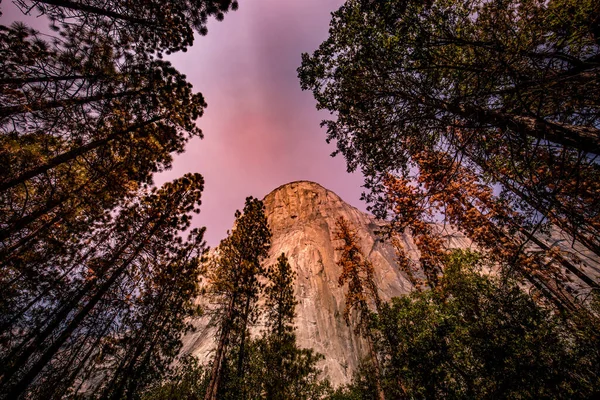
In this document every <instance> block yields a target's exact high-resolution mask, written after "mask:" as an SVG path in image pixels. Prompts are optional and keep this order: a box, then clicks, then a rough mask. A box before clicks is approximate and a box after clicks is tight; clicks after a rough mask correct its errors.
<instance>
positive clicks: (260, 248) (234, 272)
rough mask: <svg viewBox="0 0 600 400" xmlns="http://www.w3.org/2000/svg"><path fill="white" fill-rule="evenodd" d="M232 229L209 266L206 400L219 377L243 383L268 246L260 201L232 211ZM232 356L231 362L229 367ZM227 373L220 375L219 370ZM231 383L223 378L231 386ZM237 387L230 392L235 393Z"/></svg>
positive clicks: (213, 394) (268, 235)
mask: <svg viewBox="0 0 600 400" xmlns="http://www.w3.org/2000/svg"><path fill="white" fill-rule="evenodd" d="M235 218H236V220H235V227H234V228H233V231H232V232H231V234H230V235H229V236H228V237H227V238H225V239H224V240H222V241H221V243H220V245H219V247H218V250H217V253H216V257H215V258H214V260H212V261H211V264H210V266H209V268H210V270H211V272H210V278H211V281H212V282H211V287H210V289H209V291H210V293H211V295H212V297H213V299H214V301H215V302H216V303H217V307H216V310H215V318H214V320H215V323H216V325H217V326H218V328H219V337H218V340H217V350H216V354H215V357H214V359H213V365H212V371H211V378H210V382H209V385H208V390H207V392H206V396H205V398H206V399H207V400H209V399H215V398H217V393H219V391H220V390H221V389H222V387H221V379H223V377H224V376H233V375H229V374H235V375H236V381H237V382H243V380H244V374H245V368H246V365H245V363H246V362H247V342H248V335H249V333H248V328H249V327H250V326H251V325H252V324H253V323H254V322H255V321H256V318H257V316H258V314H257V311H258V310H257V308H256V301H257V300H258V295H259V293H260V290H261V285H260V283H259V281H258V278H259V276H261V275H262V274H263V273H264V269H263V267H262V266H261V262H262V261H263V259H264V258H265V257H266V256H267V254H268V251H269V248H270V246H271V232H270V230H269V227H268V225H267V219H266V217H265V210H264V205H263V203H262V201H260V200H258V199H255V198H252V197H248V198H246V204H245V206H244V211H243V213H241V212H239V211H236V213H235ZM231 356H233V357H234V358H236V360H237V361H235V364H234V365H230V363H228V362H227V360H228V359H229V360H230V361H231V362H233V360H231ZM224 368H226V369H227V371H226V373H227V374H228V375H224V374H223V369H224ZM232 382H233V381H232V379H228V384H231V383H232ZM240 390H241V388H239V387H238V388H236V389H235V391H236V392H237V393H238V394H239V393H241V392H240Z"/></svg>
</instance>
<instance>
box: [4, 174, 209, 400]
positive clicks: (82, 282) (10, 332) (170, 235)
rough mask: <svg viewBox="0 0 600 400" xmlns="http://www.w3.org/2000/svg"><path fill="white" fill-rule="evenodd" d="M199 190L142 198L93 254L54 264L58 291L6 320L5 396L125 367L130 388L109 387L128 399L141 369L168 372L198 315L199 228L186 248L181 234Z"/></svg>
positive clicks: (24, 302)
mask: <svg viewBox="0 0 600 400" xmlns="http://www.w3.org/2000/svg"><path fill="white" fill-rule="evenodd" d="M202 188H203V179H202V177H201V176H200V175H199V174H188V175H186V176H184V177H183V178H180V179H179V180H177V181H174V182H172V183H167V184H165V185H164V186H163V187H162V188H160V189H158V190H156V189H154V190H152V191H149V192H147V193H146V194H143V193H140V197H139V198H137V199H132V200H131V201H130V202H129V203H128V204H126V205H125V206H124V207H123V208H122V209H121V210H120V212H119V214H118V215H117V216H115V217H114V219H112V220H109V221H107V222H106V223H105V225H104V226H103V227H98V231H97V232H95V233H100V234H99V236H98V237H97V238H96V240H98V242H97V243H93V246H91V249H86V248H84V249H82V250H81V253H80V254H79V255H78V256H75V257H72V258H70V259H68V260H69V261H70V262H71V264H66V263H63V264H62V265H58V266H57V267H58V268H57V270H58V271H60V276H58V277H57V278H56V280H57V281H58V282H57V283H60V286H57V285H49V286H45V287H41V288H39V290H38V291H37V292H28V291H21V292H20V293H19V296H18V298H17V300H18V301H15V302H14V303H13V305H14V307H13V308H12V309H11V313H10V314H8V315H6V314H3V317H4V318H7V319H9V320H10V324H8V325H7V328H8V329H5V330H4V331H3V332H2V336H1V337H2V341H1V343H2V348H3V351H2V353H3V357H2V369H1V378H0V388H1V391H0V392H1V393H2V394H3V396H4V397H3V398H6V399H9V398H10V399H13V398H19V397H20V396H22V395H26V396H28V395H37V396H40V397H52V396H55V395H57V393H61V392H69V391H71V390H76V388H75V387H74V386H73V384H74V383H76V382H79V384H80V385H83V383H84V382H86V381H87V379H89V378H90V377H97V376H96V375H97V374H98V373H99V372H98V367H99V366H102V367H103V368H104V372H103V374H104V375H101V376H103V377H104V379H110V377H111V374H112V373H117V372H120V373H122V372H123V368H125V369H126V370H127V371H128V373H129V377H130V378H133V379H134V381H126V382H127V383H126V385H129V386H128V387H127V388H125V386H124V385H125V383H123V385H122V386H118V385H117V386H111V387H110V389H111V390H114V389H115V388H119V390H121V391H122V392H123V391H126V392H129V393H134V392H135V391H136V390H137V387H136V386H131V385H130V384H133V385H137V384H139V385H140V386H143V385H144V380H141V379H139V378H140V376H138V374H141V373H142V372H141V371H143V370H144V369H146V371H147V369H148V368H150V369H152V368H155V367H153V365H155V366H156V368H157V369H158V370H159V371H160V370H161V369H163V368H164V367H165V366H167V365H168V363H169V360H170V359H171V358H172V357H173V356H174V355H175V352H176V349H177V342H178V340H179V337H180V332H181V330H182V329H183V328H184V327H185V324H184V322H183V321H184V319H185V318H186V317H187V316H189V315H191V313H192V312H193V311H194V310H195V307H193V305H192V304H191V303H190V299H191V298H192V297H193V296H195V295H196V294H197V289H196V287H197V286H196V285H197V278H198V268H199V263H198V256H199V255H198V252H201V251H202V248H203V243H202V241H201V237H202V231H193V232H192V235H193V236H192V237H191V238H190V241H185V242H184V241H182V240H181V238H179V235H180V234H181V232H183V231H185V230H186V229H187V228H188V227H189V224H190V216H189V213H191V212H198V205H199V203H200V194H201V191H202ZM63 261H66V260H63ZM57 288H61V289H62V290H60V291H59V290H56V289H57ZM131 335H133V337H131ZM119 338H121V342H119ZM142 342H143V344H142ZM108 349H111V350H108ZM111 356H114V357H116V358H117V359H120V360H121V362H120V363H116V362H114V363H113V362H111V361H110V358H111ZM107 357H108V358H107ZM139 368H141V369H142V370H140V369H139ZM126 376H127V374H126V375H124V376H119V377H118V379H119V380H121V379H124V378H125V377H126ZM147 376H152V374H148V375H147ZM86 377H87V378H86ZM115 382H119V381H115ZM121 382H124V381H121Z"/></svg>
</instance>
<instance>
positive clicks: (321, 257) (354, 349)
mask: <svg viewBox="0 0 600 400" xmlns="http://www.w3.org/2000/svg"><path fill="white" fill-rule="evenodd" d="M264 204H265V208H266V215H267V220H268V223H269V226H270V228H271V231H272V234H273V236H272V241H271V242H272V245H271V252H270V257H269V259H268V260H266V264H267V265H272V264H274V263H275V262H276V259H277V257H278V256H279V255H280V254H281V253H285V254H286V255H287V257H288V259H289V262H290V265H291V266H292V268H293V269H294V270H295V271H296V272H297V278H296V282H295V294H296V298H297V300H298V306H297V308H296V313H297V319H296V327H297V332H296V333H297V338H298V344H299V345H300V346H301V347H306V348H312V349H315V350H316V351H318V352H319V353H322V354H323V355H324V356H325V360H324V361H322V365H321V366H322V368H323V370H324V372H325V374H326V375H327V376H328V377H329V378H330V380H331V382H332V384H334V385H336V386H337V385H340V384H343V383H347V382H349V381H350V379H351V378H352V373H353V371H354V370H355V368H356V367H357V365H358V363H359V361H360V357H361V356H364V355H365V354H366V348H365V343H364V342H363V340H361V339H360V338H357V337H356V336H355V335H354V334H353V332H352V330H351V329H350V328H348V327H347V326H346V323H345V321H344V318H343V310H344V301H345V300H344V296H345V289H344V288H341V287H339V285H338V278H339V276H340V273H341V269H340V267H338V266H337V265H336V261H337V260H338V257H339V254H338V253H339V252H337V251H335V248H336V247H337V246H338V245H339V243H338V242H337V241H336V240H335V235H334V232H335V230H336V225H335V222H336V220H337V219H338V218H339V217H343V218H345V219H346V220H347V221H349V222H350V224H351V226H352V227H353V228H354V229H355V230H356V231H357V234H358V237H359V239H360V243H359V244H360V246H361V248H362V250H363V252H364V254H365V255H367V256H368V257H369V259H370V260H371V262H372V263H373V265H374V268H375V279H376V283H377V285H378V287H379V289H380V295H381V297H382V299H384V300H385V299H389V298H390V297H393V296H398V295H401V294H405V293H407V292H408V291H409V290H410V288H411V284H410V283H409V281H408V280H407V278H406V277H405V276H404V274H403V273H402V272H400V271H399V270H398V268H397V265H396V261H395V258H396V257H395V253H394V249H393V248H392V246H391V245H389V244H386V243H382V242H380V241H379V240H378V237H377V235H376V231H377V230H378V229H379V227H380V225H381V222H379V221H377V220H376V219H375V218H374V217H372V216H370V215H368V214H366V213H363V212H361V211H359V210H357V209H356V208H354V207H352V206H350V205H348V204H347V203H345V202H344V201H343V200H342V199H340V197H339V196H337V195H336V194H335V193H333V192H331V191H329V190H327V189H325V188H323V187H322V186H321V185H318V184H316V183H313V182H306V181H300V182H292V183H288V184H286V185H283V186H281V187H279V188H277V189H275V190H274V191H272V192H271V193H269V194H268V195H267V196H266V197H265V199H264ZM451 242H452V245H453V246H455V247H466V246H467V243H466V241H465V240H464V238H462V237H460V236H455V237H453V238H451ZM405 246H406V248H408V249H414V244H413V243H412V242H411V240H410V238H409V237H405ZM412 252H413V255H416V254H415V252H414V250H413V251H412ZM194 324H195V325H196V326H197V331H196V332H195V333H193V334H189V335H187V336H186V337H184V349H183V351H184V352H185V353H192V354H194V355H196V356H198V357H199V358H200V359H201V360H206V359H208V358H209V357H210V356H211V350H212V349H213V348H214V333H215V332H214V328H209V327H207V320H206V319H199V320H197V321H195V322H194ZM259 330H260V327H257V328H256V329H255V331H259Z"/></svg>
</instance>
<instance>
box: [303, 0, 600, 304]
mask: <svg viewBox="0 0 600 400" xmlns="http://www.w3.org/2000/svg"><path fill="white" fill-rule="evenodd" d="M599 14H600V13H599V11H598V4H597V2H593V1H578V2H573V1H569V0H553V1H538V0H524V1H518V0H509V1H504V0H502V1H500V0H498V1H479V0H464V1H463V0H451V1H446V0H439V1H427V2H419V1H397V0H388V1H380V2H377V1H369V0H349V1H347V2H346V3H345V4H344V5H343V6H342V7H341V8H340V9H339V10H338V11H336V12H335V13H333V18H332V21H331V26H330V32H329V38H328V39H327V40H326V41H324V42H323V43H322V44H321V46H320V47H319V49H318V50H316V51H315V52H314V53H313V54H312V55H308V54H303V56H302V66H301V67H300V68H299V69H298V72H299V77H300V81H301V85H302V88H303V89H307V90H311V91H312V92H313V94H314V97H315V99H316V100H317V107H318V108H320V109H325V110H328V111H330V112H331V114H333V116H334V118H333V119H331V120H327V121H324V122H323V124H324V125H325V126H326V127H327V140H328V141H335V142H336V144H337V148H338V150H337V151H336V153H341V154H343V155H344V157H345V158H346V160H347V164H348V169H349V170H350V171H352V170H355V169H357V168H360V169H361V171H362V172H363V173H364V175H365V177H366V187H367V189H368V190H369V191H368V192H367V193H366V194H365V196H366V199H367V200H369V201H371V207H372V210H373V211H374V212H375V214H376V215H378V216H380V217H383V218H385V217H390V218H391V220H392V221H394V224H393V225H392V230H393V231H395V232H396V233H402V232H403V230H404V229H415V230H416V231H417V236H419V237H420V239H419V241H418V243H417V244H418V245H419V247H420V250H421V254H422V259H421V265H422V266H423V267H424V268H425V269H426V270H427V271H431V273H429V274H428V277H429V278H430V279H429V280H430V282H431V281H432V280H434V279H432V278H434V277H435V275H437V274H438V272H436V271H439V269H440V267H441V261H440V260H441V259H440V257H439V256H440V255H441V253H439V250H436V249H439V247H440V245H441V244H442V243H443V241H440V240H439V237H438V236H439V235H437V234H436V233H435V232H428V230H430V228H431V222H435V221H440V220H445V221H447V222H450V223H452V224H454V225H455V226H457V227H458V228H459V229H461V230H462V231H463V232H465V233H467V235H468V236H469V237H470V238H471V239H472V240H473V241H474V242H475V243H476V244H477V245H479V246H481V247H482V248H488V249H494V248H495V246H496V245H497V244H501V245H502V247H503V248H504V249H505V250H502V251H499V252H494V251H493V250H492V251H491V254H492V256H496V255H504V257H503V259H502V260H499V261H501V262H502V263H504V264H505V265H506V266H507V267H508V266H509V265H510V267H508V268H512V269H514V270H516V271H517V272H518V273H520V274H521V275H522V276H525V277H527V279H529V280H530V281H533V282H535V283H534V284H536V285H538V286H539V287H540V288H541V289H540V290H543V291H544V292H545V293H547V294H549V295H550V296H551V297H553V298H554V299H555V301H556V302H560V303H563V304H571V305H572V304H573V303H574V299H573V298H570V299H569V298H562V299H559V298H560V297H564V293H559V292H560V291H561V289H558V288H557V286H556V283H555V282H556V280H558V281H562V282H565V281H569V280H571V279H575V280H578V281H579V282H580V283H581V284H582V285H583V286H585V287H587V288H592V289H593V290H598V289H599V286H598V282H597V280H596V279H595V278H594V277H593V276H590V275H588V274H587V273H586V272H583V271H582V269H581V268H580V267H579V263H581V262H582V259H581V258H578V255H577V253H579V250H578V249H579V248H578V247H577V246H579V245H580V246H582V247H583V248H585V249H587V251H590V252H592V253H594V254H596V256H598V255H600V251H599V250H600V247H598V238H599V237H600V235H599V233H600V232H599V231H598V228H599V227H600V225H599V224H598V221H599V217H600V214H599V211H600V204H599V203H598V199H599V197H598V193H599V189H600V187H598V182H600V179H599V178H600V176H599V173H600V166H599V164H598V159H597V157H598V153H599V148H598V143H599V141H600V134H599V133H600V131H599V130H598V126H599V122H600V120H599V116H600V114H599V104H598V96H597V95H596V94H595V93H597V85H598V82H599V79H598V77H599V75H598V74H599V71H600V43H599V40H598V38H599V36H598V33H599V28H598V27H599V19H598V15H599ZM557 232H560V233H561V234H564V235H566V236H567V237H568V238H569V239H568V240H570V242H571V244H572V245H573V246H574V247H573V248H572V249H570V250H569V251H566V252H565V250H566V247H568V246H562V247H559V246H556V245H555V243H556V241H557V239H556V238H555V236H553V235H555V234H556V233H557ZM436 237H437V238H436ZM438 253H439V254H438ZM540 255H541V256H540ZM496 258H497V259H499V257H496ZM500 258H502V257H500ZM515 259H516V260H518V262H516V263H515V262H514V260H515ZM572 277H575V278H572ZM562 291H563V292H564V290H562ZM550 293H551V294H550ZM567 297H569V295H567Z"/></svg>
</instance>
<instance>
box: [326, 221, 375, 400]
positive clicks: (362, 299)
mask: <svg viewBox="0 0 600 400" xmlns="http://www.w3.org/2000/svg"><path fill="white" fill-rule="evenodd" d="M336 227H337V231H336V232H335V236H336V239H338V240H340V241H341V242H342V243H341V245H340V246H339V247H338V248H336V250H338V251H340V252H341V254H340V258H339V260H338V261H337V264H338V265H339V266H340V267H342V273H341V274H340V277H339V282H338V283H339V285H340V286H344V285H345V284H348V291H347V292H346V305H345V307H344V319H345V320H346V324H347V325H348V326H351V325H354V326H355V327H354V331H355V333H357V334H360V335H361V336H362V337H364V338H365V339H366V340H367V344H368V347H369V357H370V361H371V362H372V363H373V366H374V367H375V373H376V377H375V381H376V386H377V398H378V399H380V400H383V399H385V394H384V392H383V389H382V387H381V377H380V375H381V371H380V368H379V361H378V359H377V354H376V353H375V349H374V348H373V336H372V333H371V327H370V325H371V317H372V315H371V314H372V312H371V310H370V306H369V303H372V304H373V305H374V306H375V309H376V310H377V312H379V309H380V308H381V299H380V298H379V293H378V291H377V285H376V284H375V280H374V272H375V271H374V269H373V264H371V262H370V261H369V260H368V259H367V258H366V257H365V256H364V254H363V253H362V251H361V250H360V248H359V247H358V237H357V235H356V232H355V231H353V230H352V229H351V228H350V226H349V224H348V222H347V221H346V220H345V219H344V218H343V217H340V218H339V219H338V220H337V221H336Z"/></svg>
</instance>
